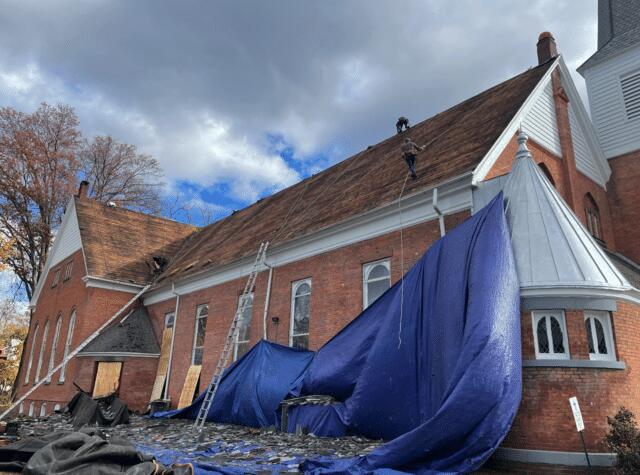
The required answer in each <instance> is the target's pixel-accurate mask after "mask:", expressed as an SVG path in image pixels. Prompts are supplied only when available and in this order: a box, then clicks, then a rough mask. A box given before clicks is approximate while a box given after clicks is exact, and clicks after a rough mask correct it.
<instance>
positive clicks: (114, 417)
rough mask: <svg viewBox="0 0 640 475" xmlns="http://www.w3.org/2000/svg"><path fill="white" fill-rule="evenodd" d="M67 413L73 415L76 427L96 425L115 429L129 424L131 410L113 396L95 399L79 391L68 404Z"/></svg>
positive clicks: (73, 422)
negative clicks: (119, 425) (120, 425)
mask: <svg viewBox="0 0 640 475" xmlns="http://www.w3.org/2000/svg"><path fill="white" fill-rule="evenodd" d="M65 412H68V413H69V414H70V415H71V424H73V426H74V427H82V426H84V425H95V424H97V425H98V426H100V427H113V426H117V425H118V424H128V423H129V408H128V407H127V405H126V404H125V403H124V402H123V401H122V400H121V399H118V398H117V397H116V396H115V395H113V394H112V395H110V396H105V397H102V398H97V399H93V398H91V396H89V395H88V394H87V393H85V392H82V391H78V392H77V393H76V395H75V396H73V399H71V401H69V404H67V407H66V408H65Z"/></svg>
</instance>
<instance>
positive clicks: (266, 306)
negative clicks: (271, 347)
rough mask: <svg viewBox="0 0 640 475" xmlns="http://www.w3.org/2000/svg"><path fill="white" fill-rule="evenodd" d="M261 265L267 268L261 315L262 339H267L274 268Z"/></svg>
mask: <svg viewBox="0 0 640 475" xmlns="http://www.w3.org/2000/svg"><path fill="white" fill-rule="evenodd" d="M263 264H264V265H265V266H267V267H268V268H269V279H268V280H267V295H266V296H265V298H264V312H263V313H262V338H263V339H264V340H266V339H267V314H268V313H269V301H270V300H271V281H272V279H273V269H274V268H275V267H274V266H270V265H269V264H267V263H266V262H264V261H263Z"/></svg>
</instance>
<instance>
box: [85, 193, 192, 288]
mask: <svg viewBox="0 0 640 475" xmlns="http://www.w3.org/2000/svg"><path fill="white" fill-rule="evenodd" d="M75 206H76V213H77V217H78V225H79V228H80V236H81V238H82V247H83V249H84V256H85V260H86V265H87V273H88V275H89V276H92V277H100V278H103V279H111V280H116V281H119V282H132V283H135V284H145V283H147V282H149V281H150V280H151V277H152V275H151V270H150V267H149V264H150V263H151V262H152V259H153V256H162V257H164V258H166V259H170V258H171V257H172V256H173V255H175V253H176V252H177V251H178V249H179V248H180V245H181V244H182V242H183V241H184V239H185V238H186V237H187V236H189V235H190V234H192V233H193V231H194V229H195V228H194V227H193V226H189V225H186V224H182V223H178V222H176V221H172V220H169V219H164V218H160V217H158V216H151V215H147V214H143V213H137V212H135V211H130V210H127V209H124V208H116V207H110V206H106V205H103V204H102V203H99V202H97V201H95V200H90V199H80V198H76V199H75Z"/></svg>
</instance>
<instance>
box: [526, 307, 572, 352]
mask: <svg viewBox="0 0 640 475" xmlns="http://www.w3.org/2000/svg"><path fill="white" fill-rule="evenodd" d="M532 315H533V339H534V343H535V350H536V358H538V359H568V358H569V344H568V342H567V327H566V324H565V319H564V312H562V311H561V310H536V311H534V312H533V314H532Z"/></svg>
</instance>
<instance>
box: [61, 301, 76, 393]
mask: <svg viewBox="0 0 640 475" xmlns="http://www.w3.org/2000/svg"><path fill="white" fill-rule="evenodd" d="M75 326H76V309H75V308H74V309H73V310H72V311H71V318H69V329H68V330H67V341H66V342H65V345H64V356H63V357H62V360H63V361H64V360H66V359H67V356H69V353H70V352H71V340H72V339H73V328H74V327H75ZM66 376H67V365H66V364H65V365H63V366H62V368H60V376H59V377H58V381H59V382H61V383H64V381H65V378H66Z"/></svg>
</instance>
